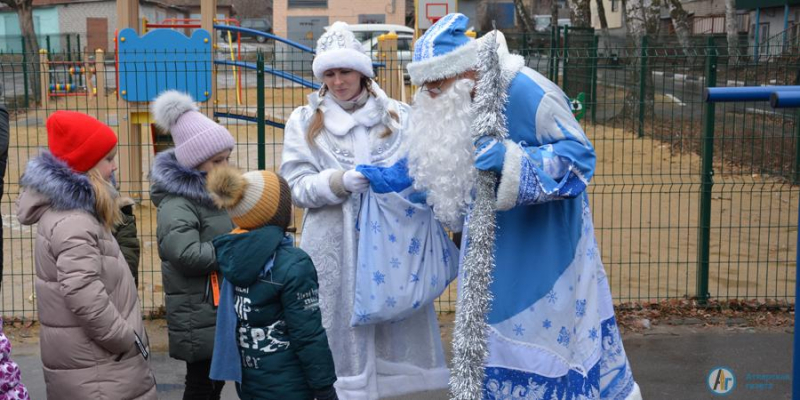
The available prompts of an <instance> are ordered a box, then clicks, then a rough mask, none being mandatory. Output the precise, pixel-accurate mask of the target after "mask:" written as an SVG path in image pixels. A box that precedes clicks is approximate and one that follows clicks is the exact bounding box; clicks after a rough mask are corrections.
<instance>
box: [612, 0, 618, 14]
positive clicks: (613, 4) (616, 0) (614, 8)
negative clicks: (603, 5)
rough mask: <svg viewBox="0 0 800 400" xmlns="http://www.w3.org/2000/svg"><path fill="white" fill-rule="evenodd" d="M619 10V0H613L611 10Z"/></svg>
mask: <svg viewBox="0 0 800 400" xmlns="http://www.w3.org/2000/svg"><path fill="white" fill-rule="evenodd" d="M617 11H619V0H611V12H617Z"/></svg>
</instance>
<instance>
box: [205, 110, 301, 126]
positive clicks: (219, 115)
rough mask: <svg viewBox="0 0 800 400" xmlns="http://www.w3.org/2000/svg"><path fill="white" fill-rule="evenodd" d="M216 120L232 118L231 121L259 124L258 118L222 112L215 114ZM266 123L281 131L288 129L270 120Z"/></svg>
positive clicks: (265, 121)
mask: <svg viewBox="0 0 800 400" xmlns="http://www.w3.org/2000/svg"><path fill="white" fill-rule="evenodd" d="M214 118H230V119H238V120H240V121H247V122H254V123H258V118H256V117H252V116H249V115H241V114H234V113H227V112H221V111H217V112H215V113H214ZM264 123H265V124H267V125H269V126H274V127H275V128H279V129H284V128H286V125H285V124H282V123H280V122H275V121H271V120H268V119H265V120H264Z"/></svg>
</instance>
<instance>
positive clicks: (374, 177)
mask: <svg viewBox="0 0 800 400" xmlns="http://www.w3.org/2000/svg"><path fill="white" fill-rule="evenodd" d="M356 171H358V172H361V173H362V174H364V176H366V177H367V179H369V185H370V186H371V187H372V191H373V192H375V193H390V192H402V191H403V190H405V189H406V188H408V187H409V186H411V184H412V183H414V181H413V180H412V179H411V177H410V176H408V160H407V159H405V158H403V159H401V160H399V161H397V162H396V163H395V164H394V165H392V166H391V167H376V166H374V165H359V166H357V167H356Z"/></svg>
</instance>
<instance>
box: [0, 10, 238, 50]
mask: <svg viewBox="0 0 800 400" xmlns="http://www.w3.org/2000/svg"><path fill="white" fill-rule="evenodd" d="M139 7H140V8H139V13H140V17H141V18H146V19H147V20H148V21H150V22H156V21H163V20H164V19H167V18H200V11H199V10H200V5H199V1H196V0H163V1H149V0H141V1H140V2H139ZM233 13H234V9H233V6H232V5H231V2H230V0H218V5H217V18H227V17H228V16H230V15H232V14H233ZM116 14H117V3H116V1H114V0H34V1H33V25H34V29H35V30H36V34H37V36H38V38H39V45H40V46H41V47H42V48H45V49H48V50H49V51H50V52H62V51H67V50H68V49H69V50H70V51H71V52H75V51H77V50H78V49H81V50H88V51H94V50H96V49H103V50H106V51H107V50H109V49H110V48H111V47H113V45H114V42H113V38H114V32H115V31H116V30H117V29H118V28H119V27H117V15H116ZM141 18H140V20H141ZM21 35H22V33H21V31H20V27H19V18H18V17H17V13H16V11H15V10H12V9H11V8H9V7H7V6H5V5H3V4H2V3H0V51H2V52H12V53H13V52H20V51H21V49H22V36H21ZM48 46H49V47H48Z"/></svg>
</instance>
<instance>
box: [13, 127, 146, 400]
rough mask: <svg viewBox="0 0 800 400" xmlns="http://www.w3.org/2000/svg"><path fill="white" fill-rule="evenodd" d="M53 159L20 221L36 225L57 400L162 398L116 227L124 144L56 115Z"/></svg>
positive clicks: (51, 392)
mask: <svg viewBox="0 0 800 400" xmlns="http://www.w3.org/2000/svg"><path fill="white" fill-rule="evenodd" d="M47 138H48V147H49V151H44V152H42V154H41V155H39V156H38V157H35V158H33V159H31V160H30V161H29V162H28V165H27V167H26V169H25V174H24V175H23V177H22V179H21V181H20V185H21V186H22V187H23V190H22V193H21V194H20V196H19V198H18V200H17V218H19V221H20V222H21V223H22V224H23V225H34V224H37V227H36V230H37V233H36V250H35V264H36V280H35V288H36V294H37V296H36V302H37V310H38V313H39V322H40V323H41V325H42V327H41V330H40V331H39V343H40V346H41V354H42V365H43V369H44V378H45V384H46V386H47V398H48V399H97V398H105V399H122V398H126V399H155V398H156V382H155V377H154V376H153V372H152V371H151V369H150V363H149V361H148V357H149V344H148V339H147V334H146V333H145V330H144V325H143V324H142V313H141V309H140V305H139V299H138V297H137V295H136V287H135V286H134V282H133V276H132V275H131V273H130V270H129V269H128V265H127V263H126V262H125V258H124V257H123V255H122V253H121V252H120V249H119V245H118V244H117V242H116V240H114V237H113V236H112V233H111V228H112V226H113V225H114V223H115V222H117V221H118V220H119V219H120V215H119V213H120V211H119V206H118V204H117V202H118V195H117V193H116V190H115V189H114V187H113V186H112V185H111V178H112V175H113V173H114V171H115V170H116V169H117V166H116V163H115V161H114V157H115V155H116V146H117V136H116V135H115V134H114V132H113V131H112V130H111V129H110V128H109V127H108V126H106V125H104V124H103V123H101V122H100V121H98V120H96V119H94V118H92V117H90V116H88V115H85V114H82V113H78V112H71V111H56V112H55V113H53V115H51V116H50V118H49V119H48V120H47Z"/></svg>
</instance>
